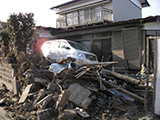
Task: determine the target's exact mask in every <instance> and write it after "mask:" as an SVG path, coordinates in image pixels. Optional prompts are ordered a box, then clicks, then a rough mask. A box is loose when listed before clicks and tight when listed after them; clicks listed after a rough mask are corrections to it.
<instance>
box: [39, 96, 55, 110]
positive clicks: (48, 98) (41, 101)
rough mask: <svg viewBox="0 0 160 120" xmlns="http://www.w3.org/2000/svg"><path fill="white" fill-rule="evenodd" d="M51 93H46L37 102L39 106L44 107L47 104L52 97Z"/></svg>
mask: <svg viewBox="0 0 160 120" xmlns="http://www.w3.org/2000/svg"><path fill="white" fill-rule="evenodd" d="M52 96H53V95H52V94H49V95H47V96H46V97H45V98H43V99H42V100H40V101H39V102H38V103H37V104H38V106H39V107H40V108H42V109H45V108H46V106H47V104H48V103H49V102H50V101H51V100H52V99H53V98H52Z"/></svg>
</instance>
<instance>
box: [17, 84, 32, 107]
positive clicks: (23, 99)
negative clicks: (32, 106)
mask: <svg viewBox="0 0 160 120" xmlns="http://www.w3.org/2000/svg"><path fill="white" fill-rule="evenodd" d="M32 86H33V84H30V85H27V87H26V88H25V90H24V91H23V93H22V96H21V98H20V99H19V102H18V103H19V104H20V103H23V102H25V100H26V98H27V96H28V94H29V92H30V90H31V88H32Z"/></svg>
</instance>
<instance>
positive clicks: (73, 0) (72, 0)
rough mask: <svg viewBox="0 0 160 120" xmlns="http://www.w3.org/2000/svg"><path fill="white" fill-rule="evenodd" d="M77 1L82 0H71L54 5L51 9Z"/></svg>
mask: <svg viewBox="0 0 160 120" xmlns="http://www.w3.org/2000/svg"><path fill="white" fill-rule="evenodd" d="M77 1H80V0H71V1H69V2H66V3H63V4H60V5H57V6H54V7H52V8H50V9H51V10H52V9H55V8H59V7H62V6H64V5H68V4H71V3H74V2H77Z"/></svg>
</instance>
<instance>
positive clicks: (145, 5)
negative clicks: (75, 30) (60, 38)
mask: <svg viewBox="0 0 160 120" xmlns="http://www.w3.org/2000/svg"><path fill="white" fill-rule="evenodd" d="M78 1H80V0H72V1H69V2H66V3H63V4H60V5H57V6H54V7H51V8H50V9H51V10H53V9H56V8H59V7H62V6H65V5H68V4H72V3H74V2H78ZM140 2H141V5H142V7H148V6H150V4H149V3H148V1H147V0H140Z"/></svg>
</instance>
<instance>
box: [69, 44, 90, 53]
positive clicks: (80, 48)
mask: <svg viewBox="0 0 160 120" xmlns="http://www.w3.org/2000/svg"><path fill="white" fill-rule="evenodd" d="M69 44H70V45H71V46H72V47H73V48H75V49H77V50H82V51H86V52H89V50H88V49H87V48H86V47H84V46H83V45H81V44H79V43H74V42H69Z"/></svg>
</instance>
